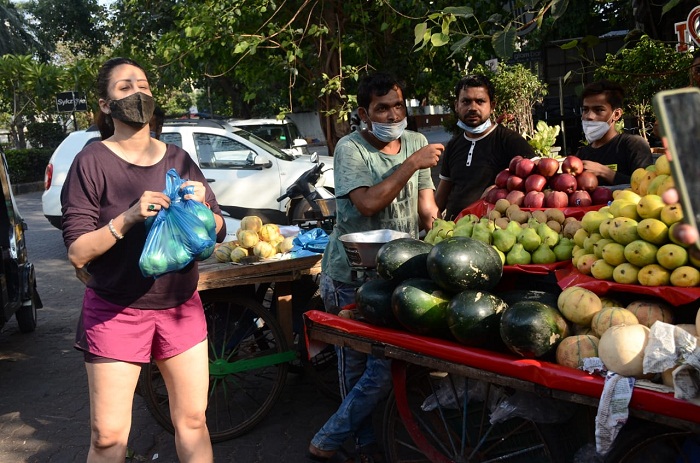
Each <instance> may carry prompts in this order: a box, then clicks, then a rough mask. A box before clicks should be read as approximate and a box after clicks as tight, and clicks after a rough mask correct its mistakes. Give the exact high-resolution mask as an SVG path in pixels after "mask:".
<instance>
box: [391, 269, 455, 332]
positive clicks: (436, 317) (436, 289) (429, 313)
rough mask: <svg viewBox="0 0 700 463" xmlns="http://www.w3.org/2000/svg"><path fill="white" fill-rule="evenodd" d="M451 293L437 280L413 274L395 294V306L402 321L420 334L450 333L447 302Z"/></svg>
mask: <svg viewBox="0 0 700 463" xmlns="http://www.w3.org/2000/svg"><path fill="white" fill-rule="evenodd" d="M450 298H451V295H450V294H449V293H446V292H445V290H443V289H442V288H441V287H440V286H438V285H437V283H435V282H434V281H433V280H430V279H428V278H409V279H407V280H404V281H403V282H401V283H399V284H398V285H397V286H396V288H395V289H394V291H393V292H392V294H391V310H392V311H393V312H394V316H395V317H396V319H397V320H398V321H399V323H401V325H402V326H403V327H404V328H406V329H407V330H408V331H411V332H413V333H416V334H425V335H428V336H435V337H445V338H449V337H450V330H449V327H448V325H447V305H448V304H449V302H450Z"/></svg>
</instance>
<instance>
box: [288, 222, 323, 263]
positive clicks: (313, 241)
mask: <svg viewBox="0 0 700 463" xmlns="http://www.w3.org/2000/svg"><path fill="white" fill-rule="evenodd" d="M292 244H293V247H292V250H291V254H292V257H304V256H311V255H314V254H323V251H325V250H326V245H327V244H328V233H326V231H325V230H323V229H322V228H312V229H311V230H305V231H301V232H299V234H298V235H297V236H295V237H294V239H293V240H292Z"/></svg>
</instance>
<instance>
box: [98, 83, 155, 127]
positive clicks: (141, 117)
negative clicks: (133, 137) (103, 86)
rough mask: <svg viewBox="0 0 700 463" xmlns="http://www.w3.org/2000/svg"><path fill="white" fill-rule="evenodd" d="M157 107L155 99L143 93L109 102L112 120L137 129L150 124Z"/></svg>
mask: <svg viewBox="0 0 700 463" xmlns="http://www.w3.org/2000/svg"><path fill="white" fill-rule="evenodd" d="M155 106H156V104H155V101H154V100H153V97H152V96H150V95H146V94H145V93H141V92H136V93H133V94H131V95H129V96H127V97H125V98H122V99H121V100H112V101H110V102H109V109H110V110H111V111H112V118H114V119H117V120H119V121H122V122H124V123H125V124H129V125H130V126H132V127H137V128H141V127H143V126H144V125H146V124H148V122H149V121H150V120H151V117H153V111H154V110H155Z"/></svg>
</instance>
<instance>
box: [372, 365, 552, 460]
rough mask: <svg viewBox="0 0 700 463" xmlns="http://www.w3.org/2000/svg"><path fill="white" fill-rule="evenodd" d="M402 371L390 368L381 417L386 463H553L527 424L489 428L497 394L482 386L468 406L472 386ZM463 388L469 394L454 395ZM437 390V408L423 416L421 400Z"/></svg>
mask: <svg viewBox="0 0 700 463" xmlns="http://www.w3.org/2000/svg"><path fill="white" fill-rule="evenodd" d="M406 368H407V367H406V364H405V363H403V362H398V361H394V362H392V374H393V378H394V381H393V382H394V391H393V393H392V394H391V396H390V397H389V400H388V402H387V405H386V409H385V413H384V430H385V435H384V450H385V452H386V455H387V457H388V460H389V461H391V462H395V463H408V462H411V463H419V462H426V463H427V462H433V463H436V462H437V463H450V462H457V463H462V462H482V463H483V462H491V461H504V462H523V463H533V462H551V461H554V459H553V458H552V457H551V456H550V454H549V451H548V448H547V445H546V444H545V442H544V439H543V438H542V436H541V434H540V433H539V431H538V429H537V427H536V426H535V425H534V423H532V422H531V421H528V420H523V419H520V418H512V419H509V420H507V421H505V422H501V423H496V424H493V425H492V424H491V423H490V422H489V415H490V412H489V407H488V404H489V403H490V400H492V399H493V398H494V397H495V393H496V388H493V387H489V385H484V388H483V389H482V392H483V394H478V396H480V397H476V395H477V394H475V397H473V398H471V400H470V398H469V397H468V396H469V390H470V388H469V387H468V386H469V382H471V381H473V380H469V379H467V378H463V377H456V376H455V377H453V376H449V375H448V376H445V375H435V374H432V373H431V372H430V371H429V370H427V369H424V368H418V367H416V371H413V370H411V373H410V374H409V375H407V374H406ZM441 386H442V387H441ZM465 388H466V391H467V393H465V394H463V395H462V394H457V393H456V391H458V390H461V389H465ZM439 389H441V390H442V393H443V394H442V395H440V396H439V397H440V398H439V399H438V400H437V401H436V407H435V408H434V409H433V410H431V411H424V410H423V409H422V408H421V406H422V404H423V403H424V401H425V399H426V398H428V397H429V396H431V395H433V394H435V392H437V391H438V390H439ZM455 397H456V400H455Z"/></svg>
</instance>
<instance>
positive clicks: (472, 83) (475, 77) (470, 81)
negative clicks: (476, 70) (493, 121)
mask: <svg viewBox="0 0 700 463" xmlns="http://www.w3.org/2000/svg"><path fill="white" fill-rule="evenodd" d="M471 87H474V88H478V87H484V88H485V89H486V91H487V92H488V94H489V99H490V100H491V103H493V102H494V101H496V89H495V88H494V86H493V84H492V83H491V80H490V79H489V78H488V77H486V76H485V75H483V74H470V75H468V76H464V77H462V78H461V79H459V82H457V85H455V98H456V99H459V92H461V91H462V90H463V89H465V88H471Z"/></svg>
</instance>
